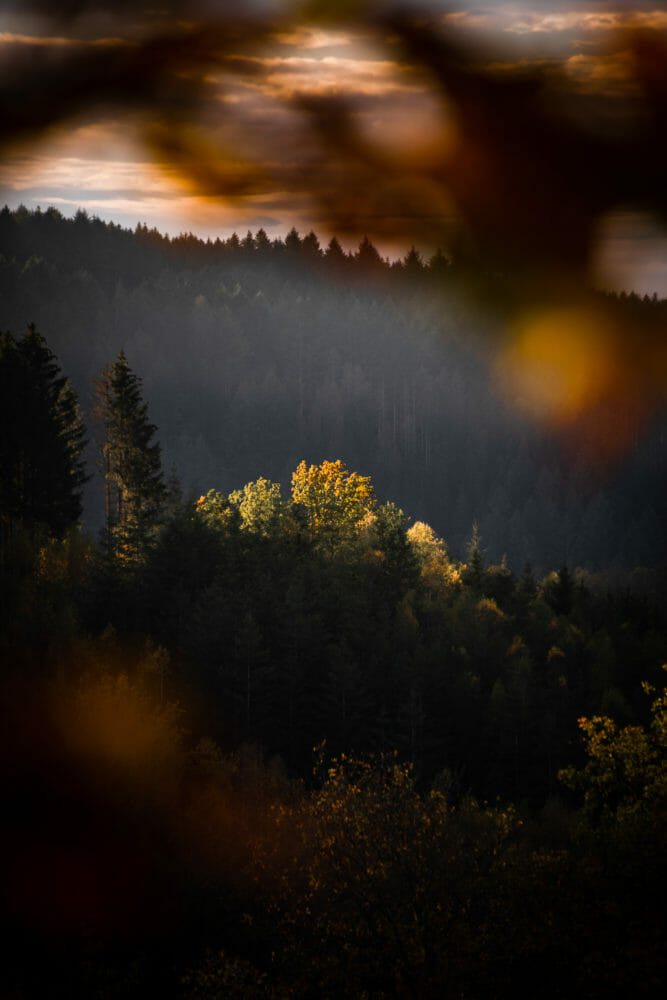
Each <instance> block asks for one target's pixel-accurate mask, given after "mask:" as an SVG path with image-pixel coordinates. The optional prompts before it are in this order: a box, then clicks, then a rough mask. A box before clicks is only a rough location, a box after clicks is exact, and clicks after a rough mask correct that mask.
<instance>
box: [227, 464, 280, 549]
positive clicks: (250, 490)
mask: <svg viewBox="0 0 667 1000" xmlns="http://www.w3.org/2000/svg"><path fill="white" fill-rule="evenodd" d="M229 503H230V505H231V506H232V507H236V508H238V511H239V514H240V516H241V527H242V528H243V529H244V530H246V531H250V532H252V533H253V534H257V535H263V536H265V537H270V536H271V535H274V534H275V533H276V531H277V529H278V526H279V523H280V521H281V519H282V518H283V517H284V515H285V513H286V508H285V504H284V503H283V500H282V497H281V495H280V484H279V483H272V482H270V481H269V480H268V479H264V478H263V477H260V478H259V479H257V480H256V481H255V482H252V483H246V485H245V486H244V487H243V489H242V490H234V492H233V493H230V494H229Z"/></svg>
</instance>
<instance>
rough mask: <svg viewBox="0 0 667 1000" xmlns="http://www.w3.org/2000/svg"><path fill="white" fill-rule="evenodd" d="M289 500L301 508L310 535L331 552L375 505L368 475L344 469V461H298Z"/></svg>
mask: <svg viewBox="0 0 667 1000" xmlns="http://www.w3.org/2000/svg"><path fill="white" fill-rule="evenodd" d="M292 500H293V501H294V503H295V504H298V505H299V506H300V507H301V508H303V510H304V512H305V517H306V522H307V524H308V527H309V529H310V531H311V534H312V535H313V537H314V538H315V539H316V540H318V539H321V540H322V541H323V542H324V545H325V547H326V548H328V549H329V551H331V552H333V551H334V550H335V548H336V545H337V544H338V542H339V541H340V540H341V539H342V538H343V537H344V536H345V534H346V533H349V532H351V531H353V530H354V529H355V528H356V527H357V526H358V525H359V524H360V523H361V521H362V520H363V519H364V517H365V516H366V515H367V514H368V512H369V511H371V510H372V509H373V508H374V507H375V505H376V502H377V501H376V498H375V491H374V490H373V486H372V484H371V479H370V476H360V475H359V473H358V472H348V470H347V467H346V465H345V463H344V462H342V461H341V460H340V459H338V461H336V462H329V461H324V462H322V464H321V465H310V466H309V465H307V464H306V462H305V461H304V462H301V464H300V465H299V467H298V468H297V470H296V472H294V473H293V475H292Z"/></svg>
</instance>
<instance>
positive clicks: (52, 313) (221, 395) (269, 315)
mask: <svg viewBox="0 0 667 1000" xmlns="http://www.w3.org/2000/svg"><path fill="white" fill-rule="evenodd" d="M0 253H1V254H2V263H1V266H0V288H1V290H2V315H1V316H0V325H2V326H3V327H4V328H8V329H12V330H14V331H15V332H18V331H20V330H22V329H25V324H26V323H28V322H35V323H36V325H37V327H38V329H40V330H41V331H43V332H44V333H45V335H46V336H47V337H48V340H49V343H50V344H51V345H52V347H53V349H54V350H55V351H56V353H57V354H58V356H59V358H61V360H62V363H63V365H64V367H65V368H66V370H67V372H68V374H69V375H70V377H71V379H72V381H73V384H74V385H75V387H76V388H77V389H78V392H79V395H80V398H81V401H82V405H83V407H84V409H86V408H87V407H88V400H89V394H90V387H91V385H92V383H93V380H94V379H95V378H96V377H97V376H98V375H99V372H100V371H101V370H102V369H103V368H104V366H105V365H106V364H107V363H108V361H109V358H113V357H116V356H117V355H118V353H119V351H120V350H121V349H124V350H125V352H126V354H127V356H128V357H129V358H130V360H131V363H132V365H133V366H134V367H136V369H137V370H139V371H141V372H142V373H143V376H144V388H145V393H146V397H147V399H148V400H149V402H150V406H151V412H152V414H153V418H154V420H155V422H156V423H157V425H158V426H159V428H160V443H161V445H162V449H163V458H164V465H165V469H166V470H167V471H168V472H171V471H175V472H176V474H177V475H178V477H179V479H180V481H181V484H182V487H183V490H184V492H185V494H186V495H190V496H197V495H199V494H200V493H202V492H204V491H206V490H207V489H209V488H210V486H211V484H215V485H216V487H217V488H219V489H221V490H222V491H223V492H225V493H227V492H229V491H230V490H232V489H234V488H236V487H237V486H238V485H239V483H244V482H247V481H251V480H254V479H256V478H258V477H259V476H267V477H268V478H269V479H271V480H274V481H277V482H286V481H287V479H288V477H289V475H290V474H291V471H292V470H293V469H294V468H295V467H296V465H297V463H298V462H299V461H300V460H301V459H302V458H303V457H304V456H305V457H306V458H307V459H308V460H309V461H313V462H318V461H320V460H321V459H322V457H324V456H327V455H328V456H340V457H342V458H343V459H344V460H345V461H346V462H347V463H348V465H349V466H350V467H352V468H361V469H364V470H365V471H366V472H368V473H369V474H370V475H371V476H372V478H373V482H374V483H375V484H376V488H377V489H378V492H379V493H380V494H381V495H383V496H389V497H392V498H393V499H394V501H395V502H396V503H398V504H399V506H400V507H402V508H403V509H404V510H407V511H409V512H410V514H411V516H413V517H416V518H419V519H422V520H424V521H426V522H427V523H429V524H432V525H433V526H434V528H435V529H436V531H437V532H438V534H440V535H441V536H442V537H444V538H446V539H447V542H448V543H449V545H450V546H451V548H452V549H453V551H455V552H457V553H459V554H462V553H463V550H464V546H465V543H466V539H467V537H468V535H469V532H470V525H471V521H472V519H473V518H474V519H476V520H477V521H478V523H479V525H480V530H481V532H482V534H483V536H484V538H485V539H486V540H487V543H486V544H487V545H488V547H489V553H488V554H489V557H490V558H491V559H493V560H495V561H498V562H499V561H500V559H501V557H502V556H503V554H507V556H508V559H509V561H510V563H511V564H512V565H515V566H522V565H523V564H524V562H525V561H526V560H530V561H531V563H532V564H533V565H535V566H536V567H541V568H542V569H544V570H545V571H546V570H548V569H549V568H550V567H552V566H554V565H559V564H560V563H562V562H568V563H569V564H571V565H586V566H588V567H590V568H593V569H595V568H600V567H609V566H612V565H618V566H624V567H627V568H631V567H632V566H634V565H636V564H642V565H649V564H651V565H655V564H658V563H660V562H662V561H663V560H664V558H665V551H666V546H665V526H664V519H663V518H662V516H661V508H662V498H663V494H664V482H665V449H664V413H657V414H654V416H653V418H652V419H651V421H650V422H649V423H647V424H646V426H645V427H644V428H643V430H642V432H641V434H639V433H637V434H635V436H634V439H633V447H632V449H631V451H630V452H628V453H627V454H626V455H625V456H624V458H623V460H622V461H620V462H619V463H618V464H617V465H616V466H614V467H613V468H611V470H606V471H605V472H604V474H602V475H601V474H600V473H599V470H598V471H596V470H594V469H592V468H591V465H590V461H589V459H590V447H589V446H588V442H587V441H586V436H585V434H580V435H575V436H573V437H572V438H571V440H569V441H568V446H567V448H563V447H562V446H561V444H560V443H559V442H558V441H557V440H554V439H553V437H551V436H550V435H548V434H547V433H545V432H544V431H543V430H542V429H540V428H539V427H537V426H536V425H535V424H534V423H531V422H529V421H528V420H527V419H526V418H525V417H522V416H520V415H519V414H518V413H517V412H514V411H513V410H512V409H511V408H509V405H508V403H507V402H506V401H505V400H503V399H502V398H501V396H500V393H499V391H498V388H497V385H496V382H495V378H494V364H493V358H494V350H495V345H496V343H497V342H498V338H499V336H500V334H499V330H498V329H496V328H495V326H494V323H493V322H492V321H491V320H490V319H489V318H488V316H487V318H486V319H484V320H482V319H480V316H479V314H478V312H477V311H475V310H473V309H472V308H471V307H470V305H469V304H468V302H467V300H466V298H465V296H464V295H463V294H462V292H461V287H462V285H461V283H460V282H459V281H458V279H457V272H456V262H451V261H449V260H448V259H447V258H445V257H444V256H443V255H442V254H435V255H434V256H432V257H430V258H422V257H421V256H420V254H419V253H418V252H417V251H416V250H413V251H411V252H410V253H409V254H407V255H406V257H405V259H404V260H402V261H397V262H394V263H390V262H387V261H386V260H383V259H382V258H381V256H380V255H379V254H378V252H377V250H375V248H374V247H373V246H372V244H371V243H370V242H369V241H368V240H364V241H363V242H362V244H361V245H360V246H359V248H358V250H357V251H354V252H352V253H346V252H344V251H343V250H342V249H341V247H340V245H339V244H338V243H337V241H335V240H332V241H331V242H330V244H329V245H328V246H327V247H322V246H320V245H319V242H318V240H317V237H316V236H315V235H314V234H308V235H306V236H300V235H299V234H297V233H296V232H292V233H290V234H288V236H287V237H286V238H285V239H284V240H281V239H278V240H270V239H269V238H268V237H267V236H266V234H264V233H263V232H262V231H261V230H260V231H258V232H257V233H255V234H254V235H253V234H248V235H246V236H245V237H241V238H238V237H236V236H232V237H230V238H229V239H227V240H214V241H211V240H209V241H202V240H199V239H197V238H196V237H194V236H192V235H184V236H180V237H176V238H172V239H169V238H168V237H165V236H162V235H160V234H159V233H158V232H156V231H155V230H148V229H147V228H146V227H144V226H138V227H137V229H136V230H135V231H134V232H131V231H129V230H123V229H121V228H120V227H118V226H114V225H111V224H105V223H103V222H101V221H100V220H99V219H95V218H89V217H88V216H86V215H85V213H79V214H78V215H77V216H76V217H75V218H74V219H72V220H69V219H65V218H63V217H62V216H61V215H60V213H58V212H57V210H54V209H48V210H47V211H45V212H29V211H27V210H25V209H19V210H17V211H15V212H10V211H8V210H5V211H4V212H2V213H0ZM486 277H488V276H486ZM485 280H486V279H485ZM480 289H481V293H483V294H488V295H490V296H492V297H493V298H494V301H495V302H496V304H497V310H498V314H499V315H502V281H501V280H500V279H498V278H497V277H496V278H493V277H491V278H488V281H486V284H484V283H483V282H482V281H481V279H480V286H479V288H477V289H476V293H477V292H480ZM601 301H604V302H605V303H606V305H605V308H609V309H612V310H613V311H614V314H618V315H621V314H622V315H623V316H624V317H625V318H626V319H628V320H629V321H630V326H632V323H633V322H634V320H635V318H636V320H637V322H638V323H639V322H641V323H646V322H650V323H651V324H653V325H659V324H660V323H664V313H665V308H666V307H665V303H664V302H657V301H650V300H642V299H639V298H637V297H636V296H632V295H630V296H621V297H617V298H613V297H607V298H606V299H604V297H601ZM624 419H625V418H624V417H623V416H622V414H621V413H620V412H619V415H618V420H617V422H616V423H614V421H611V423H610V428H609V431H608V433H609V434H611V435H612V436H615V435H618V437H619V439H621V440H627V439H628V430H627V429H626V428H625V426H621V425H623V424H624ZM90 464H91V468H92V467H93V464H94V463H93V462H91V463H90ZM100 493H101V484H100V480H99V479H98V480H97V481H96V482H93V483H92V484H91V487H90V491H89V494H88V499H87V501H86V512H85V518H86V523H87V524H88V525H89V526H91V527H94V528H97V527H98V526H99V525H100V523H101V515H100V511H101V510H102V504H101V502H100Z"/></svg>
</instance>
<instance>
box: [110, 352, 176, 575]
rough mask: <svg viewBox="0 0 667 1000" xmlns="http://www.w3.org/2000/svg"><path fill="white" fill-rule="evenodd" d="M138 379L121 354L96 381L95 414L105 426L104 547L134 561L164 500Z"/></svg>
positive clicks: (158, 461) (151, 531)
mask: <svg viewBox="0 0 667 1000" xmlns="http://www.w3.org/2000/svg"><path fill="white" fill-rule="evenodd" d="M141 387H142V383H141V379H140V378H139V376H137V375H135V373H134V372H133V371H132V369H131V368H130V366H129V364H128V362H127V358H126V357H125V353H124V352H123V351H121V352H120V354H119V356H118V359H117V361H115V362H114V364H113V365H111V366H110V367H108V368H106V369H105V371H104V372H103V373H102V376H101V378H100V379H99V380H98V381H97V383H96V387H95V388H96V397H97V408H96V413H97V415H98V417H99V418H100V419H101V420H102V421H103V423H104V443H103V445H102V458H103V470H104V481H105V523H106V545H107V552H108V554H109V555H116V556H119V557H121V558H122V559H125V560H128V561H130V562H134V561H137V560H141V559H142V558H143V556H144V555H145V553H146V550H147V548H148V546H149V545H150V542H151V539H152V538H153V537H154V535H155V532H156V527H157V525H158V524H159V522H160V518H161V515H162V511H163V506H164V503H165V500H166V488H165V484H164V479H163V475H162V462H161V455H160V446H159V444H157V443H154V442H153V435H154V434H155V431H156V427H155V426H154V424H151V423H150V422H149V420H148V404H147V403H145V402H144V401H143V399H142V395H141Z"/></svg>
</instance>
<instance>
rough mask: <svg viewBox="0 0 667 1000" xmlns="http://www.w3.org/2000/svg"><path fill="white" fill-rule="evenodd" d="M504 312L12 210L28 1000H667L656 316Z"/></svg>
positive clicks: (9, 366) (666, 695) (384, 265)
mask: <svg viewBox="0 0 667 1000" xmlns="http://www.w3.org/2000/svg"><path fill="white" fill-rule="evenodd" d="M473 289H474V294H472V295H471V292H472V291H473ZM505 292H506V285H505V279H504V277H503V276H501V275H499V274H496V273H488V274H487V273H480V274H478V275H477V276H476V279H475V281H474V285H473V286H471V284H470V274H469V272H466V273H463V271H462V269H461V268H460V266H459V264H458V263H457V261H456V260H450V259H449V258H447V257H446V256H445V255H444V254H442V253H439V252H438V253H436V254H433V255H431V256H430V257H426V258H425V257H423V256H422V255H421V254H420V253H419V251H418V250H417V249H415V248H413V249H412V250H410V252H409V253H407V254H406V256H405V257H404V258H403V259H402V260H396V261H388V260H383V259H382V258H381V256H380V255H379V254H378V252H377V250H376V248H375V247H374V246H373V244H372V242H371V241H370V240H368V239H364V240H362V241H361V243H360V245H359V246H358V248H357V249H354V250H352V251H344V250H343V249H342V247H341V245H340V243H339V242H338V241H337V240H336V239H332V240H331V241H330V242H329V243H328V245H327V246H326V247H322V246H321V245H320V243H319V241H318V238H317V236H316V235H315V234H313V233H308V234H306V235H300V234H299V233H297V232H296V231H295V230H293V231H292V232H290V233H289V234H288V236H287V237H286V238H285V239H284V240H282V239H277V240H269V238H268V237H267V235H266V233H265V232H264V231H263V230H259V231H257V232H255V233H247V234H246V235H245V236H242V237H239V236H232V237H230V238H229V239H225V240H216V241H207V242H203V241H202V240H200V239H198V238H196V237H194V236H192V235H191V234H186V235H182V236H180V237H177V238H175V239H170V238H167V237H165V236H163V235H161V234H160V233H158V232H157V231H155V230H149V229H148V228H147V227H146V226H143V225H139V226H137V228H136V230H134V231H130V230H124V229H122V228H121V227H119V226H116V225H112V224H108V223H104V222H102V221H100V220H99V219H97V218H94V217H90V216H88V215H86V214H85V213H84V212H79V213H78V214H77V215H76V217H75V218H73V219H67V218H65V217H63V216H62V215H61V214H60V213H59V212H58V211H57V210H56V209H52V208H49V209H47V210H46V211H41V210H38V211H34V212H31V211H28V210H27V209H25V208H20V209H18V210H16V211H10V210H9V209H8V208H5V209H4V210H3V211H2V212H0V408H1V419H0V663H1V664H2V673H1V674H0V697H1V699H2V705H3V721H4V725H3V727H2V728H1V729H0V766H1V768H2V770H1V773H0V779H1V785H0V787H1V788H2V797H3V804H4V806H5V811H6V816H7V819H6V821H5V830H4V834H5V838H6V849H5V851H4V852H3V861H4V869H3V877H2V879H1V880H0V901H1V904H2V907H3V911H4V912H5V913H6V914H7V917H8V919H7V929H6V944H7V959H6V960H5V962H4V964H3V969H2V973H1V977H0V982H1V988H0V991H1V992H2V993H3V996H5V995H6V996H8V997H16V998H20V1000H24V998H26V1000H27V998H30V1000H32V998H35V1000H37V998H42V997H44V996H47V995H48V996H62V997H67V998H71V997H78V996H83V997H91V998H93V997H99V998H104V1000H112V998H114V997H119V998H120V997H136V998H137V1000H139V998H141V1000H143V998H145V997H147V996H160V997H162V998H164V1000H215V998H218V997H224V998H225V1000H229V998H231V1000H235V998H236V1000H253V998H254V1000H311V998H314V997H315V998H320V997H321V998H323V1000H325V998H326V1000H339V998H340V1000H347V998H355V1000H356V998H366V1000H403V998H413V1000H442V998H443V997H446V998H452V1000H464V998H473V1000H510V998H511V1000H516V998H517V997H522V996H527V997H533V996H534V995H535V992H536V990H537V991H538V992H539V994H540V996H543V997H545V998H552V1000H564V998H566V997H567V998H569V997H571V996H577V997H582V998H586V1000H607V998H611V997H615V996H618V995H619V993H620V994H622V995H632V996H633V997H646V998H649V997H651V998H652V997H654V996H655V995H657V994H658V993H659V990H660V986H661V984H662V983H664V980H665V976H666V975H667V968H666V958H665V949H664V940H665V933H666V927H665V907H664V898H665V897H664V891H665V886H666V885H667V870H666V866H665V851H664V844H665V837H664V834H665V828H666V823H667V686H665V678H664V669H665V667H664V666H663V664H666V663H667V618H666V614H667V609H666V607H665V600H664V593H665V591H664V583H665V524H664V484H665V480H666V477H665V472H666V471H667V470H666V469H665V461H666V459H665V448H664V434H665V412H664V406H662V404H660V405H658V404H657V403H656V399H655V398H654V397H651V395H650V391H649V382H650V379H648V375H647V372H648V370H649V368H650V365H648V364H647V358H649V357H652V356H653V355H651V354H650V351H651V350H653V349H654V348H656V345H658V346H659V344H660V343H661V341H660V337H661V336H662V334H663V332H664V323H665V318H666V316H667V302H665V301H658V300H657V298H655V297H654V298H646V297H645V298H640V297H638V296H636V295H633V294H632V293H629V294H622V295H610V294H603V293H601V292H598V293H590V294H589V295H588V298H587V301H586V303H585V307H584V306H583V305H581V304H580V306H579V309H580V311H579V312H578V313H577V314H576V315H577V316H579V317H581V316H582V315H584V314H585V315H590V316H592V315H596V316H598V317H604V319H605V321H608V323H609V326H610V328H613V329H616V330H623V331H626V332H627V331H635V330H636V331H637V332H638V336H637V340H636V342H635V341H633V343H632V344H631V345H630V344H627V345H626V344H624V345H621V346H623V349H624V350H623V351H620V350H619V345H618V344H615V345H612V346H613V347H614V349H615V350H616V351H617V354H618V356H619V357H627V358H629V357H630V355H631V354H634V353H636V352H638V351H639V348H640V347H642V345H644V349H646V354H645V355H643V356H642V357H641V358H640V361H641V364H639V365H638V366H637V367H636V368H634V369H633V368H632V366H631V365H629V364H628V366H627V371H626V370H625V369H623V371H622V373H621V374H622V376H623V378H622V379H618V380H615V378H616V374H618V373H615V375H614V378H609V379H608V381H607V383H606V384H605V379H604V377H600V379H598V378H597V367H596V366H597V365H598V363H599V366H600V369H601V371H602V373H603V375H604V373H605V372H606V373H607V375H608V374H609V372H615V369H614V365H613V364H612V363H611V362H610V360H609V354H608V351H609V349H610V344H609V343H607V342H604V341H601V342H599V344H598V343H597V342H596V341H595V339H594V338H593V340H592V341H590V340H588V341H587V340H586V337H584V341H585V346H586V353H585V355H584V356H583V357H582V359H581V363H582V364H585V365H587V366H588V370H587V373H586V374H587V378H588V382H586V379H584V380H583V381H582V380H580V379H579V370H578V364H579V358H580V356H579V355H577V354H575V356H574V362H572V359H569V362H568V366H566V367H567V372H566V375H567V378H566V379H565V381H564V387H565V389H566V390H567V392H566V393H565V397H566V399H567V402H568V404H570V403H572V399H570V398H569V397H573V399H574V402H575V403H576V404H577V405H576V406H572V407H571V412H570V411H568V412H567V414H566V416H567V417H568V419H567V420H561V422H560V426H555V425H554V423H553V421H552V422H551V424H550V423H549V422H548V421H545V420H544V413H542V414H541V419H539V420H538V414H537V413H536V412H534V411H532V415H529V414H531V407H530V406H526V402H527V400H526V399H518V398H516V385H515V390H514V395H513V394H512V392H511V391H510V392H508V383H507V381H506V380H504V379H503V378H502V377H501V376H502V367H503V366H502V364H500V363H499V359H501V358H503V357H504V358H506V357H507V354H506V350H507V334H506V327H507V319H508V314H509V313H510V312H511V304H509V303H508V300H507V299H506V298H505ZM473 301H474V303H475V304H474V305H473V304H472V303H473ZM567 315H568V316H570V317H573V316H575V313H572V312H568V314H567ZM590 329H591V328H590V327H586V331H587V332H589V333H590ZM559 332H562V335H563V338H562V339H563V341H564V342H565V343H566V344H569V345H570V346H572V344H573V343H574V340H573V337H572V332H571V331H569V330H568V329H567V327H563V328H562V330H561V328H559ZM576 332H577V330H576V326H575V334H576ZM549 337H551V334H549ZM574 339H576V337H575V338H574ZM556 342H557V343H558V344H560V340H559V339H558V338H557V339H556ZM590 343H593V347H594V350H597V348H598V347H599V349H600V350H599V354H592V353H591V349H590ZM647 343H648V344H649V348H646V344H647ZM649 349H650V350H649ZM656 350H657V348H656ZM606 352H607V353H606ZM640 353H641V352H640ZM657 356H658V355H657V353H656V357H657ZM633 379H636V380H637V381H636V382H635V381H633ZM568 380H569V381H568ZM511 384H513V383H511ZM582 385H584V386H588V388H589V389H590V387H591V386H593V387H596V386H598V385H602V386H603V387H604V388H605V391H604V392H603V393H602V394H601V395H600V397H598V396H593V398H592V403H593V404H594V405H590V404H591V399H589V398H588V397H587V396H586V393H583V395H582V394H581V387H582ZM525 386H526V392H527V393H528V390H529V388H530V386H529V384H528V383H525ZM538 388H539V391H540V393H541V392H542V391H544V394H545V396H546V397H547V398H548V397H549V395H550V389H552V388H553V387H552V386H551V387H550V384H549V379H548V377H545V379H544V381H540V382H539V385H538ZM612 389H613V390H614V393H612V392H611V390H612ZM616 390H619V392H618V394H617V395H616V394H615V393H616ZM587 391H588V390H587ZM578 393H579V395H578ZM605 393H606V395H605ZM612 396H613V400H612ZM551 399H552V403H553V404H554V406H555V407H556V411H555V412H558V408H559V407H560V406H561V405H562V400H561V399H560V397H559V396H558V394H557V393H553V392H552V393H551ZM612 401H613V402H614V406H613V408H612V409H611V410H610V402H612ZM583 404H586V405H583ZM561 416H562V413H561ZM536 984H537V985H536Z"/></svg>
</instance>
